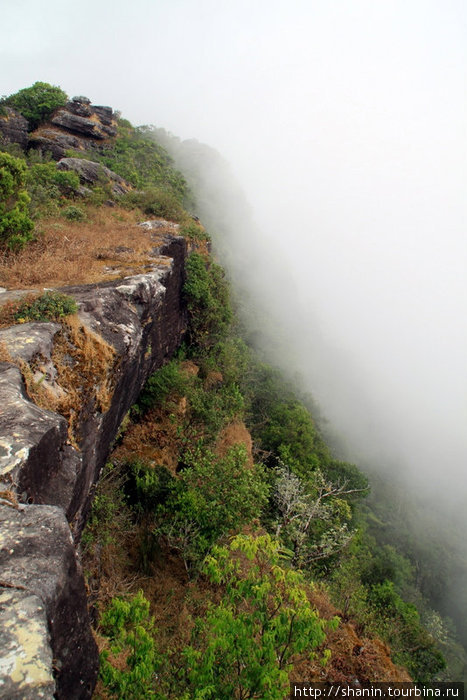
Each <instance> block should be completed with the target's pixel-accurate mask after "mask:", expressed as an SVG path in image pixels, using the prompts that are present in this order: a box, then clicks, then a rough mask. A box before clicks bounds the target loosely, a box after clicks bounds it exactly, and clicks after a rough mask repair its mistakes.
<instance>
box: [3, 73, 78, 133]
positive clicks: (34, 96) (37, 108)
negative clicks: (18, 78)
mask: <svg viewBox="0 0 467 700" xmlns="http://www.w3.org/2000/svg"><path fill="white" fill-rule="evenodd" d="M67 100H68V97H67V95H66V93H65V92H63V90H62V89H61V88H59V87H55V86H53V85H49V83H41V82H36V83H34V85H32V86H31V87H28V88H23V89H22V90H20V91H19V92H16V93H15V94H14V95H10V96H9V97H7V98H6V99H5V100H4V104H7V105H8V106H9V107H13V109H16V110H17V111H18V112H20V114H22V115H23V117H25V118H26V119H27V120H28V122H29V128H30V130H31V131H32V130H34V129H36V128H37V127H38V126H39V124H41V123H42V122H44V121H46V120H47V119H48V118H49V117H50V116H51V114H52V112H54V111H55V110H56V109H58V108H59V107H63V106H64V105H65V104H66V102H67Z"/></svg>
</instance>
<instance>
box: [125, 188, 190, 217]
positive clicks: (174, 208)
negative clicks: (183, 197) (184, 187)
mask: <svg viewBox="0 0 467 700" xmlns="http://www.w3.org/2000/svg"><path fill="white" fill-rule="evenodd" d="M120 201H121V203H122V204H123V206H126V207H128V208H130V209H135V208H138V209H141V210H142V211H143V212H144V214H147V215H148V216H157V217H161V218H163V219H168V220H169V221H181V220H182V219H183V218H184V216H185V211H184V209H183V207H182V205H181V204H180V202H179V200H178V199H177V197H176V195H175V194H174V193H173V192H170V190H167V189H164V188H162V187H150V188H148V189H147V190H144V191H138V192H128V193H127V194H126V195H124V196H123V197H121V199H120Z"/></svg>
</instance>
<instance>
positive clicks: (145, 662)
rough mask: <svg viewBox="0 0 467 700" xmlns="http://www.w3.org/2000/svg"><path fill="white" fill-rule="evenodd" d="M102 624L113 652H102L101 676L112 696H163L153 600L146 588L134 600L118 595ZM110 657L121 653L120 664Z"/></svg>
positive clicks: (131, 699) (122, 699) (132, 699)
mask: <svg viewBox="0 0 467 700" xmlns="http://www.w3.org/2000/svg"><path fill="white" fill-rule="evenodd" d="M100 625H101V629H102V631H103V633H104V634H105V635H106V636H107V637H108V639H109V642H110V651H109V650H108V649H107V650H104V651H103V652H102V654H101V665H100V676H101V679H102V682H103V684H104V685H105V687H106V689H107V691H108V692H109V693H110V697H112V698H118V700H146V698H159V697H161V696H160V695H159V694H157V693H156V692H155V690H154V681H155V674H156V670H157V669H158V667H159V664H160V658H159V656H158V654H157V652H156V647H155V642H154V634H155V629H154V620H153V618H151V617H149V601H148V600H146V598H145V597H144V595H143V593H142V591H140V592H139V593H138V594H137V595H136V596H135V597H134V598H132V599H131V600H124V599H123V598H114V599H113V600H112V602H111V604H110V606H109V608H108V610H107V611H106V612H105V613H104V614H103V615H102V618H101V623H100ZM122 655H123V659H122ZM109 656H111V658H112V657H117V656H118V657H119V659H120V663H118V664H116V665H113V664H112V663H111V660H109ZM122 660H123V661H124V665H123V664H122V663H121V661H122ZM122 666H123V667H122Z"/></svg>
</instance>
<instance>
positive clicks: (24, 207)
mask: <svg viewBox="0 0 467 700" xmlns="http://www.w3.org/2000/svg"><path fill="white" fill-rule="evenodd" d="M25 179H26V163H25V162H24V161H23V160H21V159H19V158H15V157H14V156H11V155H9V154H8V153H0V242H1V243H3V245H4V246H6V247H7V248H9V249H10V250H13V251H14V250H19V249H21V248H23V247H24V246H25V245H26V243H28V241H30V240H32V238H33V229H34V224H33V222H32V220H31V219H30V217H29V214H28V205H29V202H30V198H29V195H28V194H27V192H26V190H25V188H24V185H25Z"/></svg>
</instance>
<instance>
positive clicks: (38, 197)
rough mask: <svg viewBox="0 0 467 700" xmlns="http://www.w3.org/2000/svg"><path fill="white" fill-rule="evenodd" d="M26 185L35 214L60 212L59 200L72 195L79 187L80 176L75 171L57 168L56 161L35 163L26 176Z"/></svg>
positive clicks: (31, 208) (32, 210)
mask: <svg viewBox="0 0 467 700" xmlns="http://www.w3.org/2000/svg"><path fill="white" fill-rule="evenodd" d="M26 186H27V190H28V194H29V196H30V197H31V203H30V207H29V208H30V210H31V212H32V213H33V214H34V215H35V216H39V215H41V214H42V215H53V214H57V213H58V209H59V202H60V201H61V200H63V198H64V197H71V196H73V195H74V194H76V192H77V191H78V189H79V176H78V175H77V174H76V173H73V172H66V171H63V170H57V167H56V165H55V163H53V162H45V163H34V164H32V165H30V167H29V168H28V171H27V176H26Z"/></svg>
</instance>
